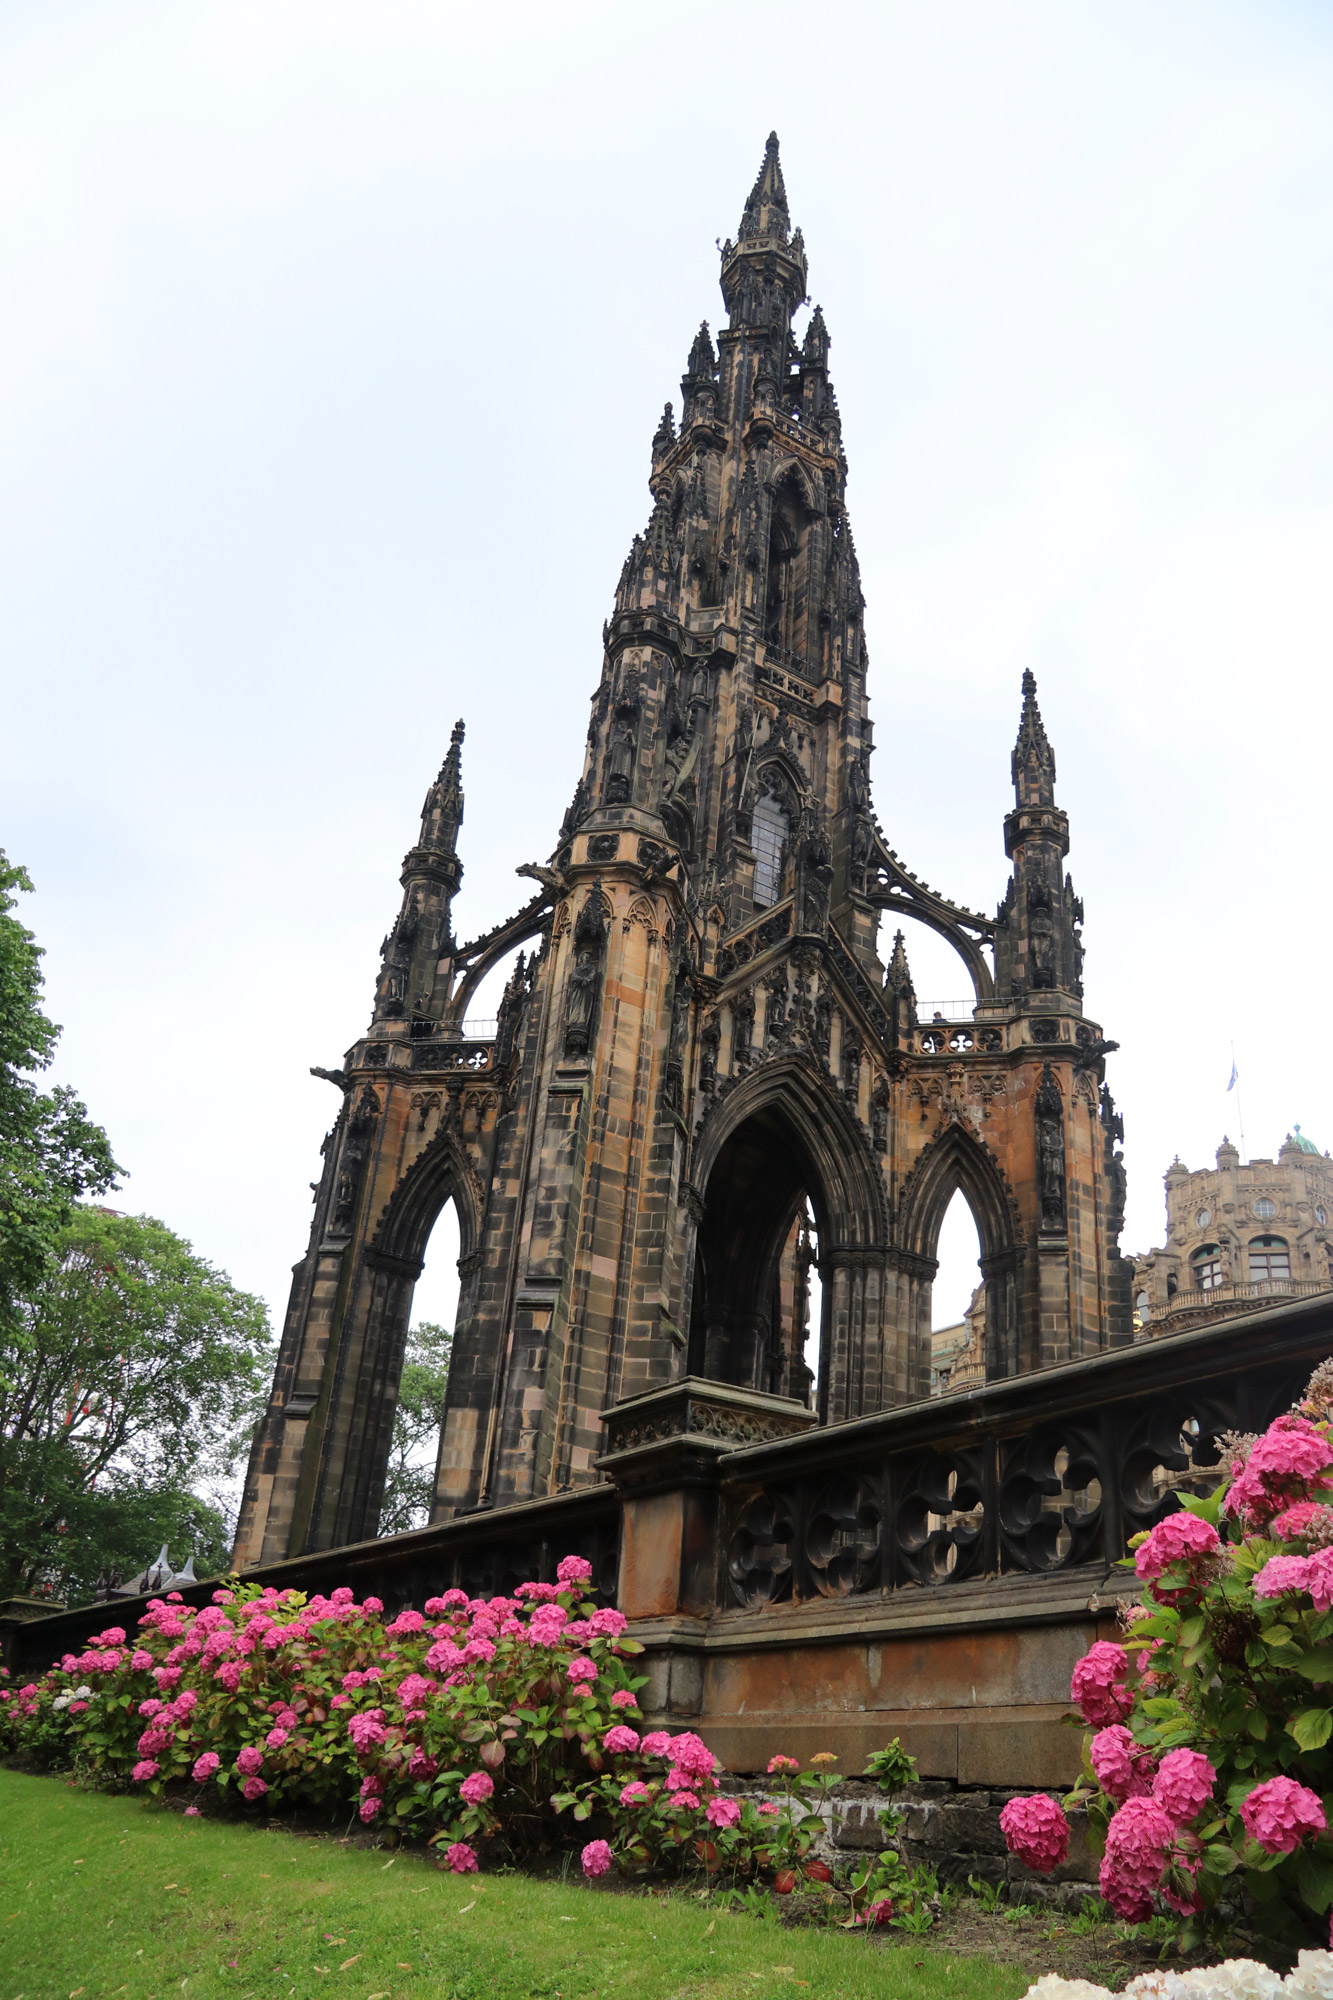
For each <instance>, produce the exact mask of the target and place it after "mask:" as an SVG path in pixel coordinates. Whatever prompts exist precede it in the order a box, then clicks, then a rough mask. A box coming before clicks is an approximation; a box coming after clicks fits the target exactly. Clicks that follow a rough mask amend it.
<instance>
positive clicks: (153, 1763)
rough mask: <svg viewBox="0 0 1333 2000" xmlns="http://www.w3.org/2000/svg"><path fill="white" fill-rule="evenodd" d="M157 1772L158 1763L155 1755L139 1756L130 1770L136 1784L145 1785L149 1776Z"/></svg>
mask: <svg viewBox="0 0 1333 2000" xmlns="http://www.w3.org/2000/svg"><path fill="white" fill-rule="evenodd" d="M157 1772H158V1765H157V1759H156V1758H155V1757H141V1758H140V1759H139V1762H138V1763H137V1764H136V1765H135V1767H134V1769H133V1770H132V1771H131V1772H130V1776H131V1777H132V1778H133V1780H134V1782H135V1784H136V1785H146V1784H147V1782H148V1780H149V1779H150V1778H155V1777H156V1776H157Z"/></svg>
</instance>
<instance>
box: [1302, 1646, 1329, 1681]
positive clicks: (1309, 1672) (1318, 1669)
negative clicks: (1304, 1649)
mask: <svg viewBox="0 0 1333 2000" xmlns="http://www.w3.org/2000/svg"><path fill="white" fill-rule="evenodd" d="M1293 1664H1294V1665H1295V1668H1296V1671H1297V1673H1298V1674H1303V1675H1304V1676H1305V1679H1306V1680H1307V1681H1333V1646H1316V1647H1315V1648H1314V1649H1313V1650H1312V1651H1311V1652H1308V1653H1306V1654H1305V1655H1304V1656H1303V1657H1302V1658H1301V1659H1299V1660H1296V1661H1295V1662H1293Z"/></svg>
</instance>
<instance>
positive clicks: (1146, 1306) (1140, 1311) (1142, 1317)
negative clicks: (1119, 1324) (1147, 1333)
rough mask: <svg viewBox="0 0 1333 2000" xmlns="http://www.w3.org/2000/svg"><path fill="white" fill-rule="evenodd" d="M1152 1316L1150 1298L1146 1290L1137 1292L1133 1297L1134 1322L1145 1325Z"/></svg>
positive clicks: (1137, 1324) (1136, 1324)
mask: <svg viewBox="0 0 1333 2000" xmlns="http://www.w3.org/2000/svg"><path fill="white" fill-rule="evenodd" d="M1151 1318H1152V1300H1151V1299H1150V1298H1149V1296H1148V1294H1147V1293H1146V1292H1138V1293H1136V1294H1135V1297H1134V1324H1135V1326H1146V1325H1147V1324H1148V1321H1149V1320H1150V1319H1151Z"/></svg>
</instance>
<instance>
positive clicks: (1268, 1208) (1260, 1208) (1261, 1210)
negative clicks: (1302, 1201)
mask: <svg viewBox="0 0 1333 2000" xmlns="http://www.w3.org/2000/svg"><path fill="white" fill-rule="evenodd" d="M1254 1212H1255V1214H1256V1215H1257V1216H1258V1218H1259V1220H1260V1222H1271V1221H1272V1220H1273V1217H1274V1216H1275V1215H1276V1214H1277V1203H1276V1202H1275V1201H1270V1200H1269V1199H1268V1196H1267V1195H1265V1196H1264V1197H1263V1199H1262V1201H1256V1203H1255V1204H1254Z"/></svg>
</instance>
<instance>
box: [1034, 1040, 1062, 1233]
mask: <svg viewBox="0 0 1333 2000" xmlns="http://www.w3.org/2000/svg"><path fill="white" fill-rule="evenodd" d="M1035 1110H1036V1120H1037V1191H1038V1195H1039V1197H1040V1200H1041V1226H1042V1228H1043V1230H1050V1231H1055V1230H1062V1229H1063V1228H1064V1227H1065V1222H1066V1211H1065V1107H1064V1099H1063V1098H1062V1097H1061V1095H1060V1091H1059V1086H1058V1085H1057V1083H1056V1081H1055V1077H1054V1076H1053V1074H1052V1073H1051V1066H1050V1064H1049V1063H1044V1064H1043V1065H1042V1072H1041V1083H1040V1085H1039V1087H1038V1090H1037V1098H1036V1107H1035Z"/></svg>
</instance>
